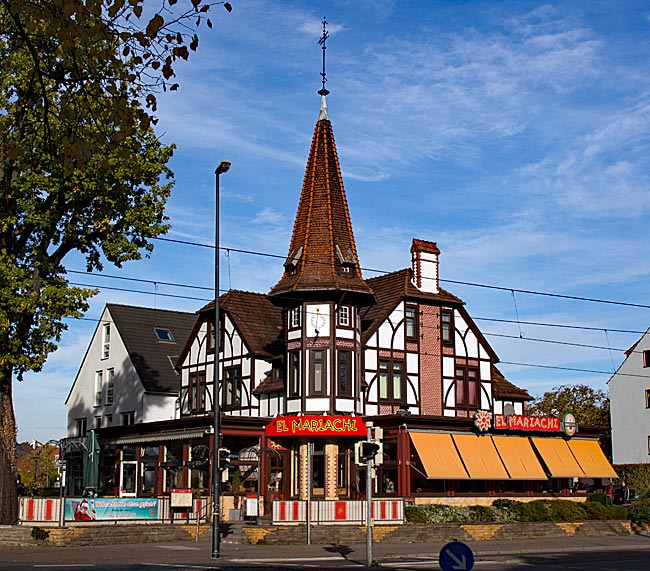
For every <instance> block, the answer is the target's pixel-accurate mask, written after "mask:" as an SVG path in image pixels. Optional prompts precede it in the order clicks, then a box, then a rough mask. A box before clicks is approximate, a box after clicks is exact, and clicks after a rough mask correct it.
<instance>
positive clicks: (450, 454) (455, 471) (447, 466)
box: [409, 432, 469, 480]
mask: <svg viewBox="0 0 650 571" xmlns="http://www.w3.org/2000/svg"><path fill="white" fill-rule="evenodd" d="M409 435H410V436H411V441H412V442H413V445H414V446H415V449H416V450H417V452H418V455H419V456H420V460H422V465H423V466H424V471H425V472H426V474H427V478H431V479H433V480H469V476H468V474H467V472H466V471H465V468H464V467H463V463H462V462H461V460H460V457H459V456H458V452H457V451H456V447H455V446H454V443H453V441H452V439H451V434H439V433H432V432H409Z"/></svg>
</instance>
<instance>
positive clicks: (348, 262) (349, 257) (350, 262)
mask: <svg viewBox="0 0 650 571" xmlns="http://www.w3.org/2000/svg"><path fill="white" fill-rule="evenodd" d="M335 249H336V257H337V258H338V259H339V262H341V266H342V268H343V271H344V272H345V273H349V272H350V269H351V268H353V267H354V266H355V265H356V264H355V261H354V254H353V253H352V249H351V248H348V249H347V251H346V252H345V255H344V254H343V252H341V248H339V246H338V244H337V245H336V248H335Z"/></svg>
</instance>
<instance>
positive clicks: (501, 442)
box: [492, 436, 547, 480]
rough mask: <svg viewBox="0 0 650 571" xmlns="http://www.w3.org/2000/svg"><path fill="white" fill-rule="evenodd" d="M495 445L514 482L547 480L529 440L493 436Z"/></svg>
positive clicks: (518, 437) (517, 437)
mask: <svg viewBox="0 0 650 571" xmlns="http://www.w3.org/2000/svg"><path fill="white" fill-rule="evenodd" d="M492 440H493V441H494V445H495V446H496V448H497V451H498V452H499V456H501V460H503V463H504V464H505V466H506V469H507V470H508V473H509V474H510V478H511V479H513V480H546V479H547V476H546V473H545V472H544V468H542V466H541V464H540V463H539V460H537V456H536V455H535V451H534V450H533V447H532V446H531V444H530V441H529V440H528V438H522V437H521V436H492Z"/></svg>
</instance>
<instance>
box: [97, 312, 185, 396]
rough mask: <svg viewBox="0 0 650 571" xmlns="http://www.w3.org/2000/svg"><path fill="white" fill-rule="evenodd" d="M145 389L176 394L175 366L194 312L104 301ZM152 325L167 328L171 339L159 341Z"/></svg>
mask: <svg viewBox="0 0 650 571" xmlns="http://www.w3.org/2000/svg"><path fill="white" fill-rule="evenodd" d="M106 308H107V309H108V311H109V313H110V315H111V318H112V320H113V324H114V327H115V329H116V330H117V332H118V333H119V335H120V337H121V339H122V341H123V343H124V346H125V347H126V350H127V352H128V354H129V357H130V358H131V362H132V363H133V366H134V367H135V369H136V371H137V373H138V376H139V377H140V380H141V381H142V385H143V387H144V390H145V391H146V392H152V393H176V392H178V389H179V386H180V384H179V383H180V381H179V378H178V376H177V373H176V369H175V365H176V360H177V359H178V355H179V354H180V353H181V351H182V350H183V347H184V346H185V343H186V341H187V338H188V337H189V335H190V332H191V331H192V327H193V326H194V323H195V322H196V315H195V314H194V313H186V312H183V311H170V310H166V309H151V308H148V307H136V306H132V305H118V304H114V303H108V304H106ZM154 328H161V329H168V330H169V331H171V333H172V336H173V341H160V340H159V339H158V336H157V335H156V332H155V330H154Z"/></svg>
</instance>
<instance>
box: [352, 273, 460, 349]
mask: <svg viewBox="0 0 650 571" xmlns="http://www.w3.org/2000/svg"><path fill="white" fill-rule="evenodd" d="M366 281H367V283H368V285H369V286H370V287H371V288H372V291H373V292H374V293H375V298H376V299H377V304H376V305H374V306H372V307H370V308H368V309H367V310H362V312H361V328H362V333H361V337H362V342H364V343H365V341H367V340H368V338H369V337H370V336H371V335H372V334H373V333H374V332H375V330H376V329H377V327H379V325H380V324H381V323H382V322H383V321H384V320H385V319H386V318H387V317H388V316H389V315H390V313H391V311H393V310H394V309H395V307H396V306H397V304H398V303H399V302H400V301H401V300H402V299H405V298H407V299H412V300H423V301H432V302H437V303H439V304H441V305H442V304H448V305H452V306H454V305H455V306H457V305H463V304H464V303H465V302H464V301H463V300H462V299H460V298H459V297H456V296H455V295H453V294H452V293H449V292H448V291H446V290H444V289H442V288H440V292H439V293H429V292H423V291H420V290H419V289H418V288H416V287H415V286H414V285H413V283H412V282H411V270H410V269H408V268H406V269H403V270H398V271H396V272H391V273H389V274H384V275H381V276H377V277H375V278H368V279H367V280H366Z"/></svg>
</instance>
